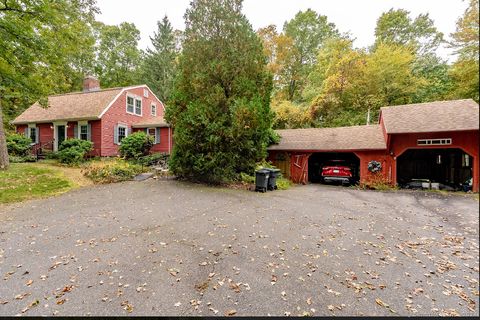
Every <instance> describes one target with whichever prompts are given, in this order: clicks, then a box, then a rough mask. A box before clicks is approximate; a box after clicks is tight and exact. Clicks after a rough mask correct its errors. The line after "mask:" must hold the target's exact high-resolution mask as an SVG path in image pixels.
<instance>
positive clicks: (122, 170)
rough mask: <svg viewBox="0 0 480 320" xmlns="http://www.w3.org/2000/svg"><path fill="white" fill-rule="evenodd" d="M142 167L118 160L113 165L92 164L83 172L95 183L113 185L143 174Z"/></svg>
mask: <svg viewBox="0 0 480 320" xmlns="http://www.w3.org/2000/svg"><path fill="white" fill-rule="evenodd" d="M142 172H143V170H142V167H141V166H139V165H136V164H132V163H128V162H126V161H121V160H117V161H114V162H111V163H107V164H102V163H91V164H90V165H89V166H88V167H86V168H85V169H84V170H83V174H84V175H85V176H86V177H88V178H90V179H92V180H93V182H95V183H113V182H120V181H126V180H131V179H132V178H133V177H134V176H136V175H137V174H139V173H142Z"/></svg>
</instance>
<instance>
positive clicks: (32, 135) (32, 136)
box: [28, 127, 38, 143]
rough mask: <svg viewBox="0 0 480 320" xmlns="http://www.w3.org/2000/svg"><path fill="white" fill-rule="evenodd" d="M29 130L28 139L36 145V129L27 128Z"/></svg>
mask: <svg viewBox="0 0 480 320" xmlns="http://www.w3.org/2000/svg"><path fill="white" fill-rule="evenodd" d="M28 130H29V137H30V139H31V140H32V142H33V143H38V141H37V128H36V127H30V128H28Z"/></svg>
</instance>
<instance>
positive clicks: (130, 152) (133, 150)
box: [120, 131, 154, 160]
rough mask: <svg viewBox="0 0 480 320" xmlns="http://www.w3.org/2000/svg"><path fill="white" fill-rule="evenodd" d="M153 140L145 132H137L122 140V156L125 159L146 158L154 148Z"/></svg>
mask: <svg viewBox="0 0 480 320" xmlns="http://www.w3.org/2000/svg"><path fill="white" fill-rule="evenodd" d="M153 142H154V141H153V138H152V137H151V136H148V135H146V134H145V132H142V131H139V132H135V133H133V134H131V135H129V136H127V137H125V138H123V139H122V144H121V145H120V155H121V156H122V157H124V158H125V159H135V160H136V159H138V158H140V157H142V156H146V155H147V154H148V152H149V151H150V149H151V148H152V146H153Z"/></svg>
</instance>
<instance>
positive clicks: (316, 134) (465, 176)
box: [268, 99, 479, 192]
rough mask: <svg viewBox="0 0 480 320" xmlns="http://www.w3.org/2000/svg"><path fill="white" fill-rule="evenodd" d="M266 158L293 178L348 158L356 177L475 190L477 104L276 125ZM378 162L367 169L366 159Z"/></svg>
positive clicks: (308, 177) (308, 176) (313, 176)
mask: <svg viewBox="0 0 480 320" xmlns="http://www.w3.org/2000/svg"><path fill="white" fill-rule="evenodd" d="M277 132H278V133H279V134H280V136H281V140H280V142H279V143H278V144H276V145H272V146H270V147H269V148H268V151H269V160H270V161H272V162H273V163H274V164H275V165H276V166H277V167H278V168H279V169H281V170H282V173H283V174H284V175H285V176H286V177H288V178H290V179H291V180H292V181H293V182H295V183H307V182H309V181H310V182H317V181H318V178H319V172H320V171H319V170H320V168H321V166H322V164H323V163H326V162H327V161H329V160H334V159H335V160H344V161H346V162H347V163H349V164H350V166H351V167H352V170H353V174H354V175H356V176H357V177H358V180H359V182H360V183H365V182H368V181H371V180H373V179H375V180H377V181H378V180H380V181H382V182H387V183H390V184H392V185H405V184H408V183H411V182H412V181H422V180H423V181H430V182H436V183H441V184H442V185H445V186H453V187H458V186H460V185H462V184H465V182H466V181H468V180H469V179H472V180H471V181H472V182H471V184H472V189H473V191H474V192H478V190H479V106H478V104H477V103H476V102H475V101H473V100H471V99H466V100H452V101H437V102H429V103H421V104H410V105H401V106H392V107H383V108H381V111H380V117H379V122H378V124H376V125H365V126H352V127H340V128H312V129H286V130H277ZM372 161H376V162H378V163H380V164H381V169H380V171H379V172H376V173H374V172H370V171H369V169H368V166H369V163H371V162H372Z"/></svg>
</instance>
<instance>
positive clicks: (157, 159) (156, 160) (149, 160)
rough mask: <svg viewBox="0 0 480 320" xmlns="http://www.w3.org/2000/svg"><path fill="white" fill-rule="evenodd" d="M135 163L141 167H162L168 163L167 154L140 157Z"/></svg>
mask: <svg viewBox="0 0 480 320" xmlns="http://www.w3.org/2000/svg"><path fill="white" fill-rule="evenodd" d="M136 163H138V164H141V165H143V166H157V165H161V166H163V167H166V166H167V163H168V154H166V153H152V154H149V155H146V156H144V157H140V158H138V159H137V160H136Z"/></svg>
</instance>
